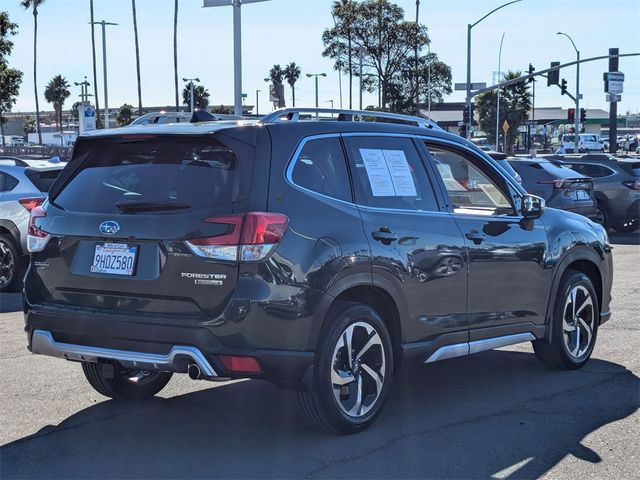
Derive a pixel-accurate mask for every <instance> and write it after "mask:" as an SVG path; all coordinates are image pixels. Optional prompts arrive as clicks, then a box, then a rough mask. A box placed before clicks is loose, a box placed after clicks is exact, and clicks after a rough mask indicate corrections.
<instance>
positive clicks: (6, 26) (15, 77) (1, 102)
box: [0, 12, 22, 147]
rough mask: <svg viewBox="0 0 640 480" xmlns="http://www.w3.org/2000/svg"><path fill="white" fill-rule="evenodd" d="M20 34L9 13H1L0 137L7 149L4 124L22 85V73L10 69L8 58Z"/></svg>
mask: <svg viewBox="0 0 640 480" xmlns="http://www.w3.org/2000/svg"><path fill="white" fill-rule="evenodd" d="M17 33H18V25H17V24H15V23H12V22H11V21H10V20H9V14H8V13H7V12H0V136H1V137H2V147H5V140H4V124H5V123H6V122H7V119H6V118H5V117H4V114H5V113H6V112H10V111H11V109H12V108H13V106H14V105H15V103H16V98H17V96H18V93H19V92H20V84H21V83H22V72H21V71H20V70H17V69H15V68H9V65H8V62H7V57H8V56H9V55H10V54H11V50H12V49H13V42H12V41H11V40H10V37H11V36H13V35H16V34H17Z"/></svg>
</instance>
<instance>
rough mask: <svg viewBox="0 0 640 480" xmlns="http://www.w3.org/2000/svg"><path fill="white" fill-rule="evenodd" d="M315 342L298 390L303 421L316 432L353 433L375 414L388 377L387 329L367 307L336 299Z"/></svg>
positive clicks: (390, 356) (390, 357)
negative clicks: (305, 382)
mask: <svg viewBox="0 0 640 480" xmlns="http://www.w3.org/2000/svg"><path fill="white" fill-rule="evenodd" d="M327 322H328V328H326V329H325V331H324V332H323V334H322V335H321V337H320V340H319V342H318V348H317V351H316V361H315V364H314V374H313V382H312V388H311V390H310V391H299V392H298V400H299V404H300V409H301V411H302V414H303V416H304V418H305V420H306V421H307V423H308V424H309V425H310V426H311V427H313V428H314V429H316V430H320V431H330V432H338V433H356V432H359V431H361V430H364V429H365V428H367V427H368V426H369V425H370V424H371V423H372V422H373V420H374V419H375V417H376V416H377V415H378V413H380V410H381V409H382V405H383V403H384V401H385V398H386V396H387V394H388V392H389V388H390V386H391V382H392V379H393V368H394V367H393V351H392V345H391V338H390V336H389V332H388V330H387V327H386V325H385V323H384V321H383V320H382V318H381V317H380V315H378V313H377V312H376V311H375V310H373V309H372V308H370V307H369V306H367V305H364V304H360V303H352V302H338V303H337V304H336V305H334V307H332V308H331V310H330V311H329V314H328V317H327Z"/></svg>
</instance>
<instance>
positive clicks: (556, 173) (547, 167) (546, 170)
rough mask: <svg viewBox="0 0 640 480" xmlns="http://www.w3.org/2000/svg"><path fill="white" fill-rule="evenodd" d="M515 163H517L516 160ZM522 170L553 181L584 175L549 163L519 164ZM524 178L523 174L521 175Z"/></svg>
mask: <svg viewBox="0 0 640 480" xmlns="http://www.w3.org/2000/svg"><path fill="white" fill-rule="evenodd" d="M516 162H518V161H517V160H516ZM516 164H518V163H516ZM519 164H520V165H522V166H523V167H524V168H527V169H532V170H537V171H538V175H540V174H542V176H543V177H548V178H553V179H556V178H557V179H563V178H582V177H584V175H581V174H580V173H578V172H576V171H574V170H571V169H570V168H567V167H561V166H560V165H556V164H554V163H551V162H535V163H529V162H519ZM522 176H523V177H525V176H526V175H525V174H522Z"/></svg>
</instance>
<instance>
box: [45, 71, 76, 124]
mask: <svg viewBox="0 0 640 480" xmlns="http://www.w3.org/2000/svg"><path fill="white" fill-rule="evenodd" d="M69 95H71V92H70V91H69V82H67V79H66V78H64V77H63V76H62V75H56V76H55V77H53V78H52V79H51V81H50V82H49V83H48V84H47V87H46V88H45V89H44V98H45V100H46V101H47V102H49V103H51V104H53V109H54V111H55V113H56V124H57V125H58V129H59V130H60V133H62V106H63V105H64V102H65V100H66V99H67V98H69Z"/></svg>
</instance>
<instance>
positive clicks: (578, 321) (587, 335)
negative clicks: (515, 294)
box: [531, 270, 600, 370]
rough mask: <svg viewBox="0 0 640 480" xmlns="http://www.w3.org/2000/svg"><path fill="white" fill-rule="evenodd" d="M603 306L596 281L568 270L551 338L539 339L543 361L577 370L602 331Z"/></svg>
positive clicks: (539, 355) (535, 345)
mask: <svg viewBox="0 0 640 480" xmlns="http://www.w3.org/2000/svg"><path fill="white" fill-rule="evenodd" d="M599 321H600V308H599V306H598V297H597V296H596V292H595V289H594V288H593V283H592V282H591V280H590V279H589V277H587V276H586V275H585V274H584V273H582V272H577V271H575V270H568V271H566V272H565V273H564V275H563V276H562V280H561V281H560V286H559V287H558V294H557V296H556V301H555V305H554V306H553V323H552V325H551V342H549V341H548V340H547V339H546V338H542V339H540V340H535V341H533V342H531V343H532V344H533V350H534V351H535V354H536V357H537V358H538V360H540V362H541V363H542V364H543V365H545V366H546V367H548V368H552V369H556V370H574V369H577V368H580V367H582V366H584V364H586V363H587V361H588V360H589V358H590V357H591V353H592V352H593V347H594V345H595V343H596V337H597V334H598V323H599Z"/></svg>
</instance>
